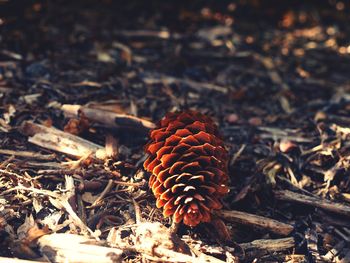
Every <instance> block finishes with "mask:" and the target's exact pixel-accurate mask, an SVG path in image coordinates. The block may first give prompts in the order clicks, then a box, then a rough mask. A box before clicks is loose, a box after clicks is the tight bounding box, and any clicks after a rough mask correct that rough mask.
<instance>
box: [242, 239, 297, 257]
mask: <svg viewBox="0 0 350 263" xmlns="http://www.w3.org/2000/svg"><path fill="white" fill-rule="evenodd" d="M239 246H240V247H241V248H242V249H244V250H245V254H246V257H247V258H252V257H261V256H262V255H266V254H270V253H273V252H277V251H283V250H287V249H291V248H293V247H294V246H295V242H294V239H293V238H292V237H286V238H279V239H257V240H254V241H252V242H249V243H241V244H239Z"/></svg>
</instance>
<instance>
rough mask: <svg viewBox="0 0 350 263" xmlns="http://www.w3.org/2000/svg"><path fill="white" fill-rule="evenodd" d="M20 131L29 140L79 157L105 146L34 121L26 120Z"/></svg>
mask: <svg viewBox="0 0 350 263" xmlns="http://www.w3.org/2000/svg"><path fill="white" fill-rule="evenodd" d="M20 131H21V132H22V133H23V134H24V135H27V136H30V137H29V138H28V141H29V142H31V143H33V144H36V145H39V146H41V147H43V148H46V149H50V150H54V151H58V152H61V153H65V154H69V155H71V156H75V157H78V158H82V157H84V156H88V155H90V154H94V153H96V151H98V150H103V147H102V146H100V145H97V144H95V143H92V142H90V141H88V140H85V139H83V138H80V137H78V136H75V135H72V134H70V133H67V132H63V131H60V130H58V129H56V128H54V127H50V128H49V127H45V126H43V125H40V124H35V123H32V122H28V121H26V122H24V123H23V125H22V126H21V128H20Z"/></svg>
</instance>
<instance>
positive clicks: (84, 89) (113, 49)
mask: <svg viewBox="0 0 350 263" xmlns="http://www.w3.org/2000/svg"><path fill="white" fill-rule="evenodd" d="M262 2H264V3H262ZM280 2H283V4H282V3H280ZM289 2H290V6H288V3H289ZM295 2H296V1H237V3H230V2H227V1H182V0H180V1H143V2H141V1H128V3H127V4H125V3H123V4H122V3H119V1H108V0H104V1H92V0H91V1H90V0H89V1H39V0H38V1H12V0H10V1H4V2H2V1H0V259H2V258H9V257H11V258H14V257H18V258H23V259H27V260H28V259H31V260H45V259H47V258H50V259H51V260H52V261H59V260H58V259H57V253H56V254H55V253H54V254H55V255H53V253H51V254H50V253H49V252H48V251H47V250H45V247H47V246H52V247H53V249H54V251H56V252H57V251H59V252H60V253H61V254H62V255H61V256H62V258H68V259H71V258H70V256H71V254H72V251H70V253H71V254H69V252H67V248H64V247H61V245H62V243H65V242H59V245H57V244H56V243H55V245H52V244H53V243H54V241H55V240H49V239H50V238H49V237H50V236H53V237H54V235H53V232H57V233H62V234H63V233H65V234H67V233H70V234H74V235H78V234H79V235H81V236H85V237H87V238H95V240H97V239H100V241H99V242H100V243H94V246H95V247H97V246H100V245H101V242H102V243H103V242H104V243H103V244H102V245H104V246H105V247H108V249H111V250H110V251H109V250H108V251H109V252H111V253H115V254H113V255H116V257H117V259H114V261H115V262H118V260H121V258H122V259H123V260H124V261H126V262H140V261H143V262H147V261H157V260H158V261H159V260H164V261H166V260H168V261H172V262H177V261H181V262H186V261H188V258H186V256H185V254H182V252H181V253H180V252H179V250H178V251H177V252H176V249H175V248H176V247H179V246H180V247H181V246H186V247H187V246H189V248H190V249H191V251H192V253H193V252H194V251H196V253H195V254H196V256H193V257H194V258H196V260H199V261H198V262H205V261H204V260H206V261H207V262H215V258H216V259H217V260H221V261H226V262H236V261H241V262H252V261H254V260H255V262H350V220H349V218H350V176H349V168H350V155H349V154H350V143H349V139H350V127H349V125H350V117H349V111H350V80H349V77H350V27H349V24H350V5H349V4H348V3H346V2H341V1H329V3H325V1H324V2H323V3H322V4H320V3H319V2H320V1H301V3H299V4H296V3H295ZM19 3H22V4H21V5H18V4H19ZM292 3H294V6H292ZM77 109H80V111H79V112H78V111H77ZM182 109H194V110H197V111H200V112H202V113H204V114H207V115H209V116H211V117H212V118H213V119H214V120H215V121H216V122H217V124H218V126H219V129H220V131H221V132H222V134H223V137H224V139H225V142H226V146H227V149H228V151H229V156H230V162H229V176H230V193H229V194H228V196H227V197H226V198H225V200H224V210H223V212H222V213H221V214H220V215H219V216H221V217H222V220H223V222H224V223H225V225H226V227H227V231H229V234H230V236H231V237H232V239H231V240H228V241H222V240H220V233H216V231H215V230H211V227H210V226H208V225H206V224H201V225H199V226H197V227H195V228H190V227H185V226H183V225H182V226H180V228H179V229H178V231H177V236H178V237H180V238H182V240H175V241H172V242H174V244H171V245H169V246H168V247H166V248H164V247H162V246H163V245H162V244H161V243H162V242H163V241H164V240H165V239H166V238H167V236H166V235H164V236H162V235H160V236H157V233H158V234H159V233H162V231H165V232H166V231H167V230H164V229H163V228H162V227H161V226H159V225H157V224H155V225H152V226H151V225H147V227H149V228H152V227H153V226H154V227H155V228H154V231H155V232H154V233H153V236H152V238H149V237H147V234H145V236H142V235H140V233H139V232H140V231H141V230H140V229H139V228H138V227H139V226H140V225H142V222H161V223H162V224H163V225H165V226H169V225H170V220H169V219H168V218H166V219H164V218H163V216H162V211H161V210H160V209H156V206H155V199H154V197H153V195H152V193H151V192H150V190H149V189H148V178H149V175H148V174H147V173H146V172H145V171H144V170H143V167H142V163H143V161H144V160H145V154H144V145H145V144H146V142H147V140H148V135H147V134H148V130H149V129H151V128H152V127H153V126H154V123H157V121H159V120H160V119H161V118H162V117H163V116H164V115H165V114H166V113H167V112H169V111H175V110H182ZM133 116H134V117H136V118H134V117H133ZM53 127H55V128H57V129H58V130H59V131H57V129H54V128H53ZM71 134H73V135H71ZM80 138H84V139H85V140H81V139H80ZM91 153H93V155H92V154H91ZM239 212H242V213H239ZM271 219H274V220H271ZM143 224H145V223H143ZM148 230H149V229H148ZM138 231H139V232H138ZM149 231H151V230H149ZM152 231H153V230H152ZM220 231H221V230H220V229H218V232H220ZM141 232H142V231H141ZM165 232H164V233H165ZM44 237H46V238H47V239H44ZM140 237H143V238H144V239H143V240H142V241H141V242H140V240H138V238H139V239H140ZM147 238H148V239H147ZM163 239H164V240H163ZM170 239H171V238H169V240H170ZM106 240H107V241H108V242H106ZM162 240H163V241H162ZM169 240H168V241H169ZM66 241H67V242H68V240H67V239H66ZM70 241H71V242H73V243H74V242H75V240H73V239H72V240H70ZM90 241H91V240H90ZM50 242H52V243H50ZM91 242H92V241H91ZM143 242H146V243H147V242H149V245H150V247H144V246H143V245H145V244H142V243H143ZM165 242H167V241H165ZM182 242H184V243H182ZM73 243H72V244H73ZM81 243H82V242H80V241H77V243H76V248H78V246H79V244H80V245H81ZM179 244H180V245H179ZM102 245H101V246H102ZM128 245H129V247H128ZM72 246H73V248H74V245H72ZM110 247H112V248H110ZM155 248H156V249H155ZM163 248H164V249H163ZM157 249H158V250H157ZM162 249H163V250H162ZM73 250H74V249H73ZM96 251H97V250H96ZM108 251H107V252H108ZM118 251H122V253H121V254H120V255H119V254H118V253H119V252H118ZM78 252H79V251H78V249H76V253H78ZM89 252H91V251H89V249H84V251H83V252H81V253H80V254H79V253H78V256H79V255H80V256H81V262H89V260H87V261H84V259H83V256H86V255H87V256H88V257H90V261H91V262H92V261H95V262H97V260H102V261H101V262H104V261H103V260H104V256H103V255H102V254H103V253H104V252H103V253H102V252H101V253H102V254H99V253H98V252H96V253H95V254H93V253H92V252H91V253H92V254H93V255H89ZM172 252H174V253H175V254H171V253H172ZM176 253H178V254H176ZM73 254H74V253H73ZM206 255H207V256H206ZM181 256H183V258H181ZM55 257H56V258H55ZM101 258H102V259H101ZM85 260H86V259H85ZM105 260H106V261H105V262H111V261H108V260H112V259H110V258H105ZM1 262H2V261H1ZM4 262H6V261H4ZM60 262H63V261H60ZM72 262H73V261H72ZM193 262H194V261H193ZM218 262H219V261H218Z"/></svg>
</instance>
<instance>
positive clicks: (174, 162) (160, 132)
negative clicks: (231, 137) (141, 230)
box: [144, 111, 228, 226]
mask: <svg viewBox="0 0 350 263" xmlns="http://www.w3.org/2000/svg"><path fill="white" fill-rule="evenodd" d="M150 137H151V140H150V142H149V143H148V144H147V145H146V147H145V150H146V153H147V154H148V155H149V156H148V158H147V160H146V161H145V163H144V168H145V169H146V170H147V171H148V172H150V173H151V174H152V175H151V177H150V180H149V186H150V188H152V191H153V194H154V195H155V197H156V198H157V203H156V205H157V207H158V208H160V207H163V215H164V216H165V217H168V216H171V215H173V219H174V221H175V222H177V223H179V222H181V220H183V223H184V224H186V225H188V226H196V225H198V224H199V223H200V222H210V220H211V213H212V211H213V210H215V209H220V208H221V207H222V204H221V201H220V199H221V198H222V197H223V196H224V195H225V194H226V193H227V192H228V187H227V186H226V185H227V182H228V176H227V163H228V156H227V152H226V150H225V148H224V143H223V141H222V139H221V137H220V135H219V132H218V129H217V126H216V125H215V124H214V122H213V121H212V119H210V118H209V117H207V116H205V115H203V114H201V113H199V112H196V111H184V112H177V113H168V114H167V115H166V116H165V117H164V118H163V119H162V120H161V121H160V123H159V125H158V127H157V128H156V129H154V130H153V131H151V133H150Z"/></svg>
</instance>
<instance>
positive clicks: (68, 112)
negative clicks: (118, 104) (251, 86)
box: [61, 104, 155, 131]
mask: <svg viewBox="0 0 350 263" xmlns="http://www.w3.org/2000/svg"><path fill="white" fill-rule="evenodd" d="M61 110H62V111H63V112H64V114H65V116H66V117H77V116H78V115H79V113H82V114H84V116H85V117H86V118H88V119H89V120H90V121H93V122H96V123H99V124H101V125H103V126H105V127H109V128H113V129H121V128H123V129H131V130H136V131H148V130H150V129H153V128H155V124H154V123H153V122H151V121H148V120H144V119H142V118H138V117H135V116H131V115H127V114H121V113H115V112H111V111H104V110H100V109H93V108H89V107H84V106H81V105H71V104H64V105H62V107H61Z"/></svg>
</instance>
